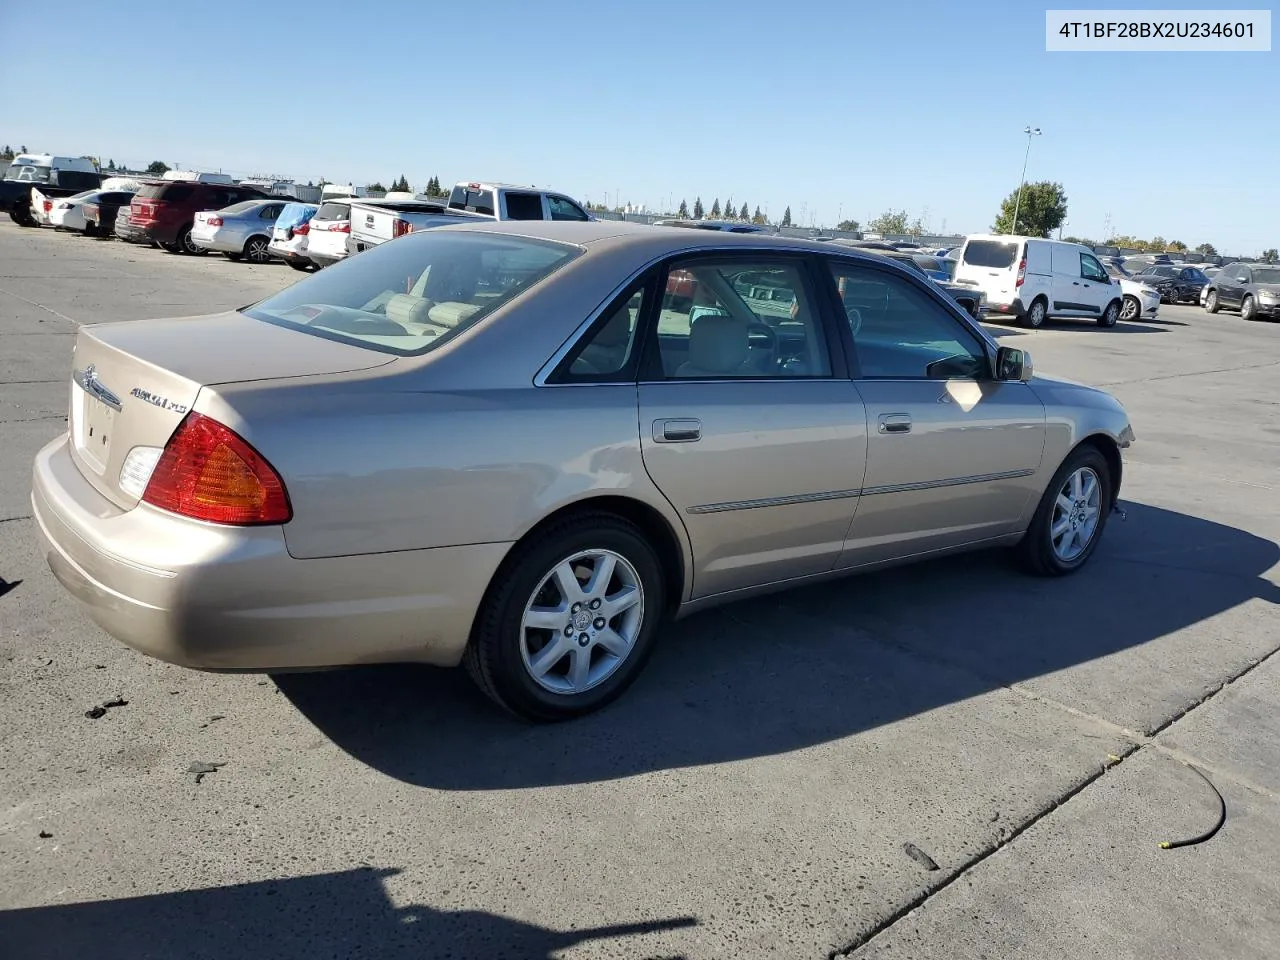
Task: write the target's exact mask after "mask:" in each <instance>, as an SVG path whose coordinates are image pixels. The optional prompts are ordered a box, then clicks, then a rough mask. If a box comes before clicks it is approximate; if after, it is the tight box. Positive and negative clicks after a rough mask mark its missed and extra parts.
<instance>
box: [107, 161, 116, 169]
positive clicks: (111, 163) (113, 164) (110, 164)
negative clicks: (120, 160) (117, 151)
mask: <svg viewBox="0 0 1280 960" xmlns="http://www.w3.org/2000/svg"><path fill="white" fill-rule="evenodd" d="M115 168H116V162H115V161H114V160H108V161H107V169H108V170H114V169H115Z"/></svg>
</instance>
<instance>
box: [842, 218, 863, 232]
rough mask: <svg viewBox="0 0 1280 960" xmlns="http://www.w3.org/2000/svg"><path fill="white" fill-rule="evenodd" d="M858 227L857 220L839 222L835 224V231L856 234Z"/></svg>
mask: <svg viewBox="0 0 1280 960" xmlns="http://www.w3.org/2000/svg"><path fill="white" fill-rule="evenodd" d="M859 226H860V224H859V223H858V221H857V220H841V221H840V222H839V223H837V224H836V229H837V230H843V231H844V232H845V233H857V232H858V227H859Z"/></svg>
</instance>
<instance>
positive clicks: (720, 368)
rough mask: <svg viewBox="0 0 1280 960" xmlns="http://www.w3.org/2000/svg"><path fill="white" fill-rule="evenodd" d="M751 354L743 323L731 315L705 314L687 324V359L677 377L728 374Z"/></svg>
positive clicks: (679, 368)
mask: <svg viewBox="0 0 1280 960" xmlns="http://www.w3.org/2000/svg"><path fill="white" fill-rule="evenodd" d="M750 355H751V337H750V334H749V333H748V332H747V326H746V324H744V323H740V322H739V321H737V320H735V319H734V318H733V317H728V316H723V315H720V314H706V315H705V316H701V317H699V318H698V319H697V320H695V321H694V322H693V326H692V327H690V328H689V359H688V360H686V361H685V362H684V363H682V364H680V366H679V367H677V368H676V376H677V377H692V378H699V377H729V376H733V375H734V374H736V373H738V372H740V371H741V370H742V368H743V366H744V365H745V364H746V363H747V360H748V358H749V357H750Z"/></svg>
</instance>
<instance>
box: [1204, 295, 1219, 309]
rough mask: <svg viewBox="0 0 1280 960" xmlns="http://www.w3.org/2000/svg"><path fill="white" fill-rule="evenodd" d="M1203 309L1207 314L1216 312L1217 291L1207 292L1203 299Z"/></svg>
mask: <svg viewBox="0 0 1280 960" xmlns="http://www.w3.org/2000/svg"><path fill="white" fill-rule="evenodd" d="M1204 308H1205V310H1207V311H1209V313H1217V312H1218V291H1217V290H1210V291H1209V295H1208V296H1207V297H1205V298H1204Z"/></svg>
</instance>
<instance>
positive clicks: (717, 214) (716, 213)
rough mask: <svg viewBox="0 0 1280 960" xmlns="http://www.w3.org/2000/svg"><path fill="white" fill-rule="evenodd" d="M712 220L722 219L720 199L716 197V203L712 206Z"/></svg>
mask: <svg viewBox="0 0 1280 960" xmlns="http://www.w3.org/2000/svg"><path fill="white" fill-rule="evenodd" d="M711 219H712V220H719V219H720V198H719V197H716V199H715V202H714V203H712V204H711Z"/></svg>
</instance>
